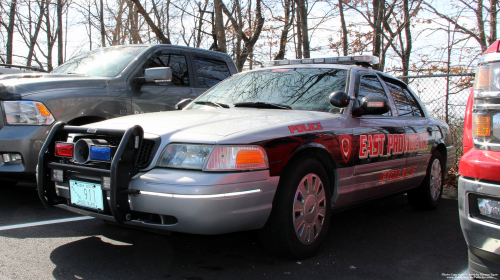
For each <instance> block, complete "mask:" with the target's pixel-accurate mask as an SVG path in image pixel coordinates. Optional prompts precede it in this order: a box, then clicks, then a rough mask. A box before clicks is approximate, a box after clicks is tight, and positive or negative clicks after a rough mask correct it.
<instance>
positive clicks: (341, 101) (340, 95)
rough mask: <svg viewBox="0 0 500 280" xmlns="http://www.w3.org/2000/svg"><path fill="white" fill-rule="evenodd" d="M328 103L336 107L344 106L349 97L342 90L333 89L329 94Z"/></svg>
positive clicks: (347, 103)
mask: <svg viewBox="0 0 500 280" xmlns="http://www.w3.org/2000/svg"><path fill="white" fill-rule="evenodd" d="M329 99H330V104H332V105H333V106H335V107H338V108H345V107H347V105H349V102H350V101H351V98H350V97H349V95H347V93H345V92H343V91H335V92H333V93H332V94H330V97H329Z"/></svg>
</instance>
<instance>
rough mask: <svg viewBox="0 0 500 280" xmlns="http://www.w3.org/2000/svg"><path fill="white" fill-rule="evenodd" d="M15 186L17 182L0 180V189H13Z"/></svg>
mask: <svg viewBox="0 0 500 280" xmlns="http://www.w3.org/2000/svg"><path fill="white" fill-rule="evenodd" d="M15 184H17V182H14V181H4V180H0V187H2V188H3V187H5V188H7V187H13V186H14V185H15Z"/></svg>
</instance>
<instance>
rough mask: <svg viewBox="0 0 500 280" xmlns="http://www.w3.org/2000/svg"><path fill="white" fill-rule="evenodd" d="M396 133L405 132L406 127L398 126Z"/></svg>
mask: <svg viewBox="0 0 500 280" xmlns="http://www.w3.org/2000/svg"><path fill="white" fill-rule="evenodd" d="M396 133H405V129H404V128H396Z"/></svg>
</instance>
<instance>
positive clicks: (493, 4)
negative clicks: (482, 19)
mask: <svg viewBox="0 0 500 280" xmlns="http://www.w3.org/2000/svg"><path fill="white" fill-rule="evenodd" d="M497 5H498V0H490V38H489V40H488V43H489V44H490V45H491V44H493V43H495V41H496V40H497V13H498V10H497Z"/></svg>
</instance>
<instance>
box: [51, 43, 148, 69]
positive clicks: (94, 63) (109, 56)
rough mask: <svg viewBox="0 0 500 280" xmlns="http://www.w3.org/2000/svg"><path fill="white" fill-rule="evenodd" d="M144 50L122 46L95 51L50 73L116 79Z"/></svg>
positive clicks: (76, 58)
mask: <svg viewBox="0 0 500 280" xmlns="http://www.w3.org/2000/svg"><path fill="white" fill-rule="evenodd" d="M146 48H147V47H137V46H133V47H132V46H124V47H112V48H104V49H97V50H94V51H91V52H88V53H86V54H83V55H81V56H78V57H75V58H73V59H71V60H69V61H67V62H66V63H64V64H63V65H61V66H59V67H57V68H56V69H54V71H52V73H56V74H84V75H89V76H102V77H116V76H118V74H120V73H121V72H122V71H123V69H125V67H127V65H129V63H130V62H131V61H132V60H133V59H134V58H135V57H136V56H137V55H138V54H139V53H141V52H142V51H143V50H144V49H146Z"/></svg>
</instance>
